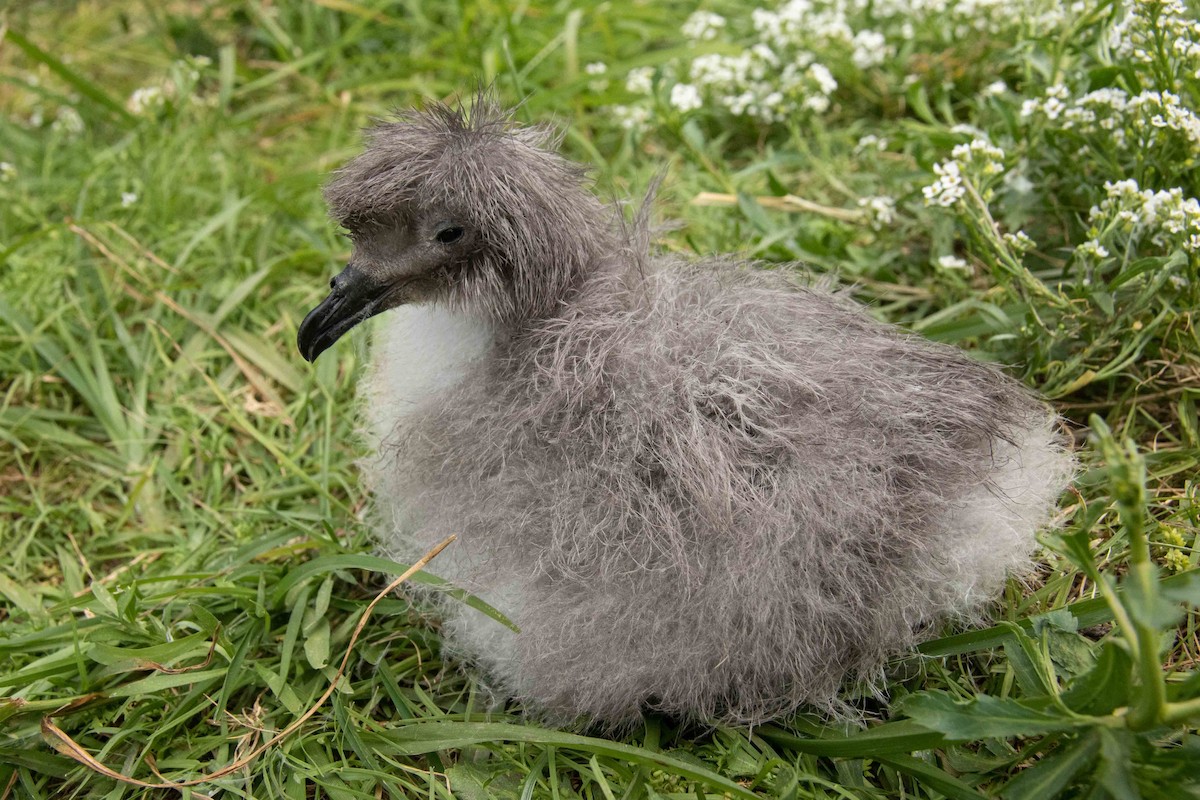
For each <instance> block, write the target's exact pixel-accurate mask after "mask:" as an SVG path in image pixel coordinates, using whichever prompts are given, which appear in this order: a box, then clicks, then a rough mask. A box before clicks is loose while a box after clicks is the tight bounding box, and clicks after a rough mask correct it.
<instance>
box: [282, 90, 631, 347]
mask: <svg viewBox="0 0 1200 800" xmlns="http://www.w3.org/2000/svg"><path fill="white" fill-rule="evenodd" d="M557 138H558V137H557V135H556V134H555V133H554V132H553V131H552V130H551V129H549V128H544V127H522V126H518V125H516V124H515V123H514V122H513V121H512V117H511V114H510V113H509V112H507V111H505V110H503V109H501V108H500V107H499V106H498V105H497V104H496V103H495V101H494V100H493V99H491V98H490V97H489V96H487V95H486V94H482V95H480V96H479V97H477V98H476V101H475V103H474V105H473V106H472V107H471V108H470V110H466V109H464V108H461V107H460V108H452V107H449V106H443V105H436V106H433V107H431V108H429V109H427V110H425V111H422V112H415V113H410V114H407V115H403V116H400V117H398V118H397V119H395V120H393V121H388V122H382V123H380V124H378V125H376V126H374V127H373V128H371V129H370V130H369V131H368V134H367V148H366V150H365V152H363V153H362V155H360V156H358V157H357V158H355V159H354V160H353V161H351V162H350V163H349V164H347V165H346V166H345V167H343V168H342V169H341V170H340V171H339V172H338V173H337V174H336V176H335V177H334V179H333V181H332V182H331V183H330V184H329V186H328V187H327V188H326V190H325V198H326V200H327V201H328V203H329V207H330V212H331V214H332V215H333V217H334V218H335V219H336V220H337V221H338V222H339V223H340V224H341V225H342V226H343V227H344V228H345V229H346V230H347V231H348V232H349V235H350V238H351V240H352V242H353V251H352V254H351V257H350V262H349V264H348V265H347V266H346V268H345V269H344V270H342V272H341V273H340V274H338V275H337V276H336V277H334V278H333V280H332V281H331V282H330V290H331V291H330V293H329V296H328V297H326V298H325V300H323V301H322V302H321V304H320V305H318V306H317V307H316V308H314V309H313V310H312V311H311V312H310V313H309V314H308V316H307V317H306V318H305V319H304V322H303V323H301V325H300V331H299V336H298V344H299V347H300V352H301V354H302V355H303V356H304V357H305V358H306V359H308V360H309V361H313V360H315V359H316V357H317V356H318V355H320V354H321V353H322V352H323V351H324V350H326V349H327V348H328V347H330V346H331V345H332V344H333V343H334V342H335V341H337V340H338V339H339V338H340V337H341V336H342V335H343V334H345V333H346V332H347V331H349V330H350V329H351V328H353V327H354V326H355V325H357V324H358V323H360V322H362V321H363V320H366V319H368V318H369V317H372V316H374V315H376V314H378V313H380V312H383V311H386V310H388V309H390V308H394V307H396V306H399V305H402V304H406V303H428V302H442V303H446V304H448V305H450V306H451V307H454V308H457V309H460V310H464V311H466V312H468V313H472V314H476V315H478V316H481V317H483V318H486V319H488V320H491V321H493V322H495V323H497V324H519V323H520V322H521V321H523V320H527V319H531V318H537V317H540V316H544V315H546V314H548V313H552V312H553V310H554V308H555V307H556V306H557V305H558V303H559V302H560V301H561V300H562V298H563V296H564V295H565V294H566V293H567V292H568V291H569V289H570V288H571V286H572V285H574V284H575V283H576V282H577V281H578V280H579V279H580V277H581V275H583V274H584V273H585V272H586V270H587V269H588V266H589V264H590V263H591V262H592V261H593V260H594V259H595V257H596V254H597V253H599V252H601V251H602V250H603V249H604V248H605V247H606V246H607V237H608V236H609V233H608V231H609V218H608V215H607V214H606V212H605V210H604V207H603V206H602V205H601V204H600V203H599V202H598V201H597V200H596V198H595V197H594V196H593V195H592V194H591V193H590V192H588V191H587V190H586V189H585V188H584V186H583V177H584V170H583V169H581V168H580V167H578V166H577V165H575V164H572V163H571V162H569V161H567V160H565V159H564V158H562V157H561V156H559V155H558V154H557V153H556V152H555V151H554V146H555V145H556V144H557Z"/></svg>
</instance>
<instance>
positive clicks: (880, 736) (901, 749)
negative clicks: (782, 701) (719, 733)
mask: <svg viewBox="0 0 1200 800" xmlns="http://www.w3.org/2000/svg"><path fill="white" fill-rule="evenodd" d="M756 733H757V734H758V735H759V736H761V737H762V738H764V739H766V740H767V741H769V742H772V743H773V744H778V745H781V746H783V747H786V748H789V749H791V750H795V751H797V752H800V753H808V754H811V755H816V756H831V757H835V758H872V757H875V756H878V755H883V754H891V753H912V752H915V751H917V750H929V749H930V748H933V747H938V746H939V745H941V744H942V743H943V742H944V740H945V739H944V737H943V736H942V735H941V734H940V733H937V732H936V731H932V730H930V729H929V728H926V727H923V726H921V725H918V724H916V723H914V722H913V721H912V720H906V719H903V720H898V721H896V722H887V723H884V724H883V725H876V726H875V727H873V728H868V729H867V730H865V731H863V732H862V733H856V734H854V735H852V736H840V735H839V736H829V737H824V736H822V737H819V738H817V737H814V738H804V737H800V736H797V735H795V734H793V733H788V732H787V731H784V730H781V729H780V728H777V727H775V726H774V725H764V726H763V727H761V728H759V729H758V730H757V731H756Z"/></svg>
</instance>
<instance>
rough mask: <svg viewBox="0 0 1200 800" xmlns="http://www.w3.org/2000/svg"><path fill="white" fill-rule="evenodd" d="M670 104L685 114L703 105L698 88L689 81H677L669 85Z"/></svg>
mask: <svg viewBox="0 0 1200 800" xmlns="http://www.w3.org/2000/svg"><path fill="white" fill-rule="evenodd" d="M671 105H673V106H674V107H675V108H677V109H679V110H680V111H682V112H684V113H685V114H686V113H687V112H689V111H695V110H696V109H697V108H700V106H702V105H704V101H703V100H701V99H700V90H699V89H697V88H696V87H695V86H693V85H692V84H690V83H677V84H675V85H674V86H672V87H671Z"/></svg>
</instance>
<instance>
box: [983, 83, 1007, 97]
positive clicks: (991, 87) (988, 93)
mask: <svg viewBox="0 0 1200 800" xmlns="http://www.w3.org/2000/svg"><path fill="white" fill-rule="evenodd" d="M1007 91H1008V84H1007V83H1005V82H1004V81H996V82H994V83H989V84H988V85H987V86H985V87H983V91H982V92H980V94H982V95H983V96H984V97H999V96H1000V95H1002V94H1004V93H1005V92H1007Z"/></svg>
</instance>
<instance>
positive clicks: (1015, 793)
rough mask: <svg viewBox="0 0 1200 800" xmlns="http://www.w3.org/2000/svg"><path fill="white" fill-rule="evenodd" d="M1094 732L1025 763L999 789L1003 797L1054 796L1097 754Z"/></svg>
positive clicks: (1034, 799)
mask: <svg viewBox="0 0 1200 800" xmlns="http://www.w3.org/2000/svg"><path fill="white" fill-rule="evenodd" d="M1098 749H1099V743H1098V742H1097V740H1096V737H1095V735H1094V734H1089V735H1087V736H1084V737H1083V738H1080V739H1073V740H1070V742H1069V744H1067V745H1065V746H1063V747H1060V748H1059V749H1058V750H1057V751H1056V752H1054V753H1053V754H1051V755H1048V756H1044V757H1043V758H1042V759H1041V760H1039V761H1038V762H1037V763H1036V764H1034V765H1033V766H1031V767H1026V768H1025V769H1023V770H1021V772H1019V773H1017V776H1016V777H1015V778H1013V779H1012V780H1011V781H1009V782H1008V784H1007V785H1005V787H1004V789H1003V790H1002V791H1001V796H1002V797H1004V800H1054V798H1055V797H1057V796H1058V795H1059V794H1061V793H1062V791H1063V790H1064V789H1066V788H1067V786H1068V785H1069V784H1070V783H1071V781H1072V780H1073V779H1074V778H1075V776H1076V775H1078V774H1079V773H1080V771H1082V770H1083V769H1084V768H1086V767H1087V765H1088V764H1090V763H1091V762H1092V759H1094V758H1095V756H1096V751H1097V750H1098Z"/></svg>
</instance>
